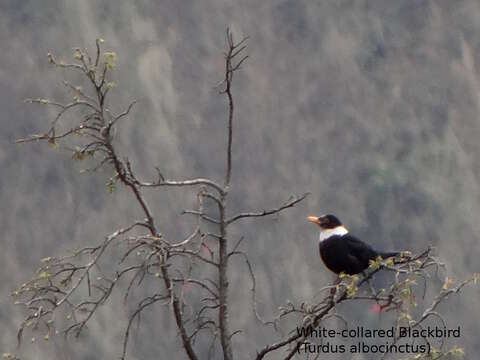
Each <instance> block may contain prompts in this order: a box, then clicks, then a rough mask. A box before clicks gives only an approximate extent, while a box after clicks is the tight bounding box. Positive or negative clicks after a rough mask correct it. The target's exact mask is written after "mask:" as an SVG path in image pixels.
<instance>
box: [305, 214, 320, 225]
mask: <svg viewBox="0 0 480 360" xmlns="http://www.w3.org/2000/svg"><path fill="white" fill-rule="evenodd" d="M307 220H308V221H311V222H313V223H315V224H317V225H320V219H319V218H318V216H309V217H307Z"/></svg>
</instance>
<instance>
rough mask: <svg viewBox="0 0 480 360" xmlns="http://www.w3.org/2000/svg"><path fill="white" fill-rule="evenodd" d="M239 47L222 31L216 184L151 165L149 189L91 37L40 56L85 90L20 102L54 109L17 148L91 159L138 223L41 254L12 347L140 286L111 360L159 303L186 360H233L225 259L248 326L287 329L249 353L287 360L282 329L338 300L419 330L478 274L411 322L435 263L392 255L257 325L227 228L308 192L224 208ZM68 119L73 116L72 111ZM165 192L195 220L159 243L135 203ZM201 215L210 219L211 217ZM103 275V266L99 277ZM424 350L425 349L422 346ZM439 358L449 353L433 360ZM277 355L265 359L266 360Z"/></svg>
mask: <svg viewBox="0 0 480 360" xmlns="http://www.w3.org/2000/svg"><path fill="white" fill-rule="evenodd" d="M246 40H247V39H246V38H245V39H242V40H241V41H239V42H236V41H235V40H234V37H233V35H232V33H231V32H230V31H227V34H226V43H227V46H226V52H225V54H224V55H225V71H224V74H223V75H224V78H223V81H222V83H221V84H220V85H219V86H220V87H221V88H222V89H221V91H220V93H221V94H223V95H225V97H226V100H227V119H226V125H227V126H226V151H225V158H226V159H225V174H224V177H223V179H221V180H218V179H209V178H203V177H198V178H194V179H175V180H172V179H167V178H166V177H165V176H164V174H163V173H162V171H161V170H160V169H159V168H156V170H157V177H156V178H155V179H154V180H150V181H148V180H143V179H140V178H139V176H138V175H137V173H136V172H135V170H134V166H133V165H132V163H131V162H130V161H129V159H128V157H124V156H121V155H120V154H119V151H118V149H117V144H116V141H115V138H114V133H115V129H116V128H117V127H118V126H121V122H122V120H125V119H127V118H129V117H131V116H132V115H131V112H132V108H133V107H134V105H135V101H134V102H132V103H131V104H130V105H128V106H127V107H126V109H125V111H123V112H121V113H119V114H115V113H114V112H113V111H111V110H110V109H109V107H108V105H107V101H106V99H107V97H108V94H109V92H110V90H111V89H112V87H113V83H112V82H111V72H112V71H113V69H114V67H115V60H116V55H115V53H113V52H109V51H104V50H103V48H102V43H103V40H101V39H98V40H97V41H96V51H95V53H94V56H90V54H89V53H88V52H87V51H86V50H83V49H79V48H77V49H75V50H74V54H73V57H74V60H73V62H70V63H64V62H62V61H58V60H57V59H56V58H55V57H54V56H53V55H52V54H49V55H48V58H49V61H50V62H51V63H52V64H53V65H55V66H56V67H58V68H63V69H67V70H72V71H76V72H79V73H80V74H81V76H82V77H84V78H85V79H87V82H88V83H89V84H90V88H89V89H86V90H84V89H83V88H82V87H79V86H77V85H74V84H71V83H70V82H67V81H65V86H66V87H67V89H68V90H69V91H70V92H72V93H73V95H74V98H73V101H72V102H69V103H61V102H56V101H51V100H48V99H33V100H30V102H32V103H38V104H42V105H48V106H53V107H55V108H57V109H58V113H57V115H56V116H55V118H54V119H53V121H52V123H51V124H50V127H49V129H48V131H47V132H45V133H43V134H37V135H32V136H30V137H28V138H25V139H21V140H19V141H18V142H30V141H39V140H43V141H47V142H48V143H50V144H52V145H53V146H63V147H64V148H66V149H68V150H70V151H71V152H72V157H73V158H74V159H75V160H84V159H91V161H94V162H95V165H94V166H93V167H91V168H90V170H91V171H96V170H98V169H100V168H110V169H112V170H113V176H112V177H111V179H110V181H109V189H110V190H111V191H114V190H115V189H116V187H117V184H119V185H122V188H124V189H127V190H128V191H130V192H131V193H132V194H133V195H134V198H135V200H136V204H137V206H138V208H139V211H140V212H141V215H140V219H138V220H134V221H132V223H131V224H128V225H126V226H125V227H123V228H121V229H116V230H115V231H113V232H112V233H111V234H110V235H107V236H105V238H104V239H103V240H102V241H101V242H100V243H98V244H96V245H91V246H90V245H87V246H85V247H83V248H81V249H80V250H77V251H74V252H72V253H71V254H69V255H66V256H59V257H53V256H52V257H48V258H45V259H43V260H42V265H41V267H40V269H39V270H38V272H37V275H36V276H35V277H34V278H33V279H31V280H30V281H28V282H27V283H25V284H23V285H21V286H20V287H19V288H18V289H17V290H16V291H15V292H14V294H13V295H14V296H15V297H16V298H17V303H18V304H21V305H22V306H24V307H25V309H26V311H27V315H26V317H25V320H24V321H23V323H22V324H21V326H20V329H19V331H18V340H19V343H20V340H21V338H22V335H23V333H24V332H25V330H27V329H31V330H35V331H41V332H43V333H44V336H45V339H48V338H49V337H51V336H55V335H57V334H60V333H62V334H64V335H66V336H68V335H74V336H77V337H78V336H79V335H80V334H81V333H82V331H83V330H84V329H85V327H86V326H87V324H88V322H89V321H90V319H91V318H92V317H93V316H94V315H95V313H96V311H97V309H98V308H99V307H100V306H101V305H103V304H104V303H105V302H106V301H107V300H108V299H109V298H110V297H111V296H112V293H113V290H114V289H116V288H117V287H121V286H122V284H123V285H125V286H124V287H123V288H122V293H123V297H124V299H125V301H127V300H129V299H130V298H131V296H130V294H131V293H132V291H134V290H135V289H139V288H141V286H140V285H141V284H143V283H144V281H145V279H147V278H148V279H153V280H155V281H158V292H156V293H154V294H152V295H149V296H143V297H142V298H141V299H140V301H138V303H136V305H135V307H134V309H133V311H132V312H131V314H130V316H129V320H128V323H127V324H126V328H125V335H124V341H123V347H122V349H121V354H122V355H121V357H122V359H125V358H126V354H127V345H128V340H129V336H130V333H131V330H132V324H133V322H134V320H135V319H138V318H139V316H140V314H141V313H142V312H143V311H144V310H146V309H147V308H149V307H151V306H153V305H155V304H163V305H167V306H171V309H172V315H173V318H174V320H175V323H176V326H177V328H178V333H179V335H180V338H181V341H182V345H183V348H184V350H185V353H186V355H187V356H188V358H189V359H192V360H193V359H199V355H198V349H197V347H198V346H199V345H198V343H196V340H197V339H198V338H200V337H201V338H202V339H204V340H205V341H209V342H210V344H211V345H210V350H211V351H212V352H214V351H215V346H216V344H219V346H220V348H221V353H222V354H223V358H224V359H226V360H231V359H233V358H234V353H233V348H232V337H233V336H234V335H235V334H236V333H238V332H239V330H232V328H231V326H230V322H229V304H230V302H229V298H228V294H229V279H228V269H229V266H230V259H231V258H232V257H233V256H241V257H243V259H244V260H245V263H246V265H247V267H248V270H249V274H250V277H251V281H252V299H253V305H252V308H253V310H254V313H255V315H256V316H257V319H259V320H260V321H261V322H263V324H265V325H272V328H273V329H277V330H278V328H279V326H280V324H281V323H282V322H283V326H284V327H286V328H287V329H290V330H291V331H290V332H289V333H288V335H287V336H283V337H282V336H280V339H279V340H278V341H277V342H274V343H271V344H268V345H264V346H263V348H260V349H259V350H258V352H257V354H256V359H257V360H260V359H264V358H265V357H266V356H267V355H269V354H271V353H274V352H277V351H279V350H283V351H286V352H284V353H282V354H283V355H281V356H282V357H283V358H285V359H290V358H292V357H294V356H295V354H298V353H299V352H300V351H301V349H302V346H304V345H305V339H306V335H305V334H304V333H302V332H298V331H296V330H295V329H292V324H295V325H296V328H297V327H298V326H303V327H306V326H310V327H311V326H313V327H315V326H318V325H319V324H321V323H322V321H324V320H326V319H327V318H329V317H332V316H336V317H339V318H341V315H340V314H339V313H337V307H336V306H337V305H338V304H340V303H343V302H347V301H354V300H370V301H373V302H376V303H377V304H378V306H379V307H380V309H381V310H382V311H396V312H397V313H398V317H397V322H400V321H407V322H408V323H409V324H410V326H413V327H421V326H422V324H423V323H424V322H425V321H426V320H427V319H428V318H430V317H436V318H438V319H440V320H441V321H444V320H443V318H442V316H441V315H440V314H439V313H437V312H436V308H437V306H438V305H439V304H440V303H441V302H443V301H444V300H445V299H446V298H447V297H448V295H450V294H452V293H458V292H459V291H460V290H461V289H462V288H463V287H464V286H465V285H466V284H467V283H469V282H474V281H477V279H478V277H476V276H474V277H472V278H471V279H467V280H465V281H464V282H460V283H457V284H453V283H452V282H451V281H450V280H449V279H448V278H447V279H446V280H445V281H444V282H443V285H441V289H440V291H439V292H438V294H437V295H436V297H434V300H433V302H432V303H431V304H430V305H429V306H427V307H425V310H424V311H423V312H422V313H420V314H419V315H418V316H417V317H416V318H415V317H414V316H413V315H411V313H412V312H411V311H410V309H411V307H412V301H414V300H413V299H414V297H415V289H414V288H415V286H416V284H417V281H418V279H421V280H423V282H424V284H425V287H426V283H427V281H428V279H429V278H430V277H431V276H432V274H431V271H430V270H432V269H433V270H435V271H438V268H439V267H441V266H442V264H441V262H440V261H439V260H438V259H436V258H435V257H433V256H432V253H431V251H430V249H429V250H427V251H425V252H424V253H421V254H418V255H411V254H404V256H403V257H402V258H400V259H398V260H397V261H396V262H395V263H393V262H391V261H383V260H382V259H379V260H378V261H375V262H372V264H371V269H370V271H369V273H368V274H367V275H365V276H364V277H362V278H361V279H360V278H359V277H358V276H353V277H352V276H343V275H342V276H341V277H340V279H339V280H341V281H340V282H338V283H335V284H333V285H330V286H327V287H325V288H323V289H322V290H321V292H322V293H323V292H324V291H326V292H330V294H326V296H325V297H324V298H323V299H321V300H320V301H317V302H312V303H311V304H308V303H307V302H306V301H301V302H300V303H301V305H294V304H293V303H288V304H286V306H284V307H282V308H281V309H280V313H279V314H278V316H277V317H276V318H274V319H272V320H270V321H265V320H263V319H262V318H261V316H260V315H259V314H258V312H257V308H256V302H255V301H256V300H255V296H256V295H255V292H256V290H255V289H256V279H255V275H254V272H253V268H252V265H251V263H250V260H249V258H248V256H247V254H246V253H245V252H243V251H241V250H240V246H241V242H242V239H240V240H236V241H235V242H233V239H232V238H231V237H230V236H229V227H230V226H231V225H232V224H234V223H236V222H238V221H240V220H242V219H245V218H252V217H264V216H269V215H273V214H278V213H280V212H282V211H284V210H286V209H288V208H291V207H293V206H295V205H296V204H298V203H299V202H301V201H302V200H304V199H305V198H306V197H307V195H308V194H303V195H301V196H294V197H290V198H289V199H287V200H286V201H285V202H284V203H283V204H280V205H278V206H277V207H274V208H271V209H267V210H264V209H262V210H259V211H246V212H240V213H233V214H231V213H230V211H229V206H228V199H229V195H230V190H231V184H232V177H233V175H234V172H233V166H232V152H233V149H232V139H233V125H234V98H233V91H232V90H233V89H232V84H233V79H234V75H235V74H236V73H237V71H238V70H239V69H240V68H241V66H242V64H244V62H245V60H246V59H247V58H248V56H246V55H244V51H245V49H246ZM77 110H79V112H75V111H77ZM67 113H68V114H69V113H74V114H75V119H76V120H75V122H74V124H73V125H67V124H66V123H65V124H64V123H62V120H63V119H64V117H65V115H66V114H67ZM79 114H80V115H79ZM169 187H186V188H192V189H195V194H196V203H197V206H196V208H195V209H189V210H185V211H184V212H183V213H184V214H185V215H187V216H194V217H195V218H196V219H197V221H196V226H195V227H194V229H193V230H192V232H191V233H190V235H188V236H187V237H185V238H184V239H177V240H172V239H166V238H165V237H164V236H163V235H162V233H161V231H160V229H159V228H158V226H157V225H156V221H155V216H154V214H153V213H152V211H151V210H150V207H149V204H148V201H147V199H146V197H145V196H144V195H143V193H144V190H145V189H147V188H158V189H159V190H161V189H164V188H169ZM207 208H208V209H212V208H213V209H214V210H215V211H213V215H212V211H207V210H206V209H207ZM212 229H214V230H212ZM116 245H119V246H120V248H122V249H123V250H122V253H121V254H120V255H119V256H118V255H117V256H118V258H117V259H116V260H117V261H112V259H111V258H109V256H108V255H107V254H114V253H115V251H114V250H113V248H115V249H117V248H118V246H116ZM112 263H113V264H115V265H112ZM109 265H110V267H109ZM193 265H195V266H193ZM106 268H107V269H109V271H108V272H107V271H106V270H105V269H106ZM381 269H386V270H389V271H391V272H393V273H394V274H395V277H394V281H393V282H392V284H391V285H390V287H389V288H387V289H383V291H381V292H377V291H375V290H374V289H373V288H372V287H371V286H370V289H369V291H367V292H365V291H363V292H361V291H359V290H358V288H359V287H360V286H361V285H363V284H368V283H369V280H370V279H371V278H372V276H374V274H376V273H377V272H378V271H379V270H381ZM125 282H126V283H125ZM186 285H188V286H190V287H193V288H194V289H195V291H191V292H190V294H192V295H190V296H191V297H192V299H191V300H192V301H188V302H187V301H186V300H185V298H186V296H187V295H186V294H185V292H184V289H185V286H186ZM85 288H86V291H85V290H84V289H85ZM187 309H188V311H187ZM292 316H293V317H296V318H292ZM279 334H280V333H279ZM396 340H397V339H396ZM425 341H427V342H428V339H425ZM259 346H260V345H259ZM436 351H437V350H436ZM438 351H440V350H438ZM448 351H452V350H451V349H450V350H446V352H444V353H448ZM12 356H13V355H12ZM278 356H279V355H278V354H277V355H276V358H278Z"/></svg>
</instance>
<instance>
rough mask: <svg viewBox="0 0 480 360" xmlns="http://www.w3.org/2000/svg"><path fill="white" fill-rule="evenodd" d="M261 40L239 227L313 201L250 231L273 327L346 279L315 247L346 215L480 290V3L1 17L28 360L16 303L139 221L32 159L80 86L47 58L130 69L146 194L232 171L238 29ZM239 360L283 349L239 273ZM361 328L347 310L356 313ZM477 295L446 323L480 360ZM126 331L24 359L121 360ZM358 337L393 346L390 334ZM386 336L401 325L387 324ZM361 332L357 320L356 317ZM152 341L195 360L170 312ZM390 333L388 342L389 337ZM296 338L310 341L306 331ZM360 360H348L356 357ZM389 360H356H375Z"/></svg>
mask: <svg viewBox="0 0 480 360" xmlns="http://www.w3.org/2000/svg"><path fill="white" fill-rule="evenodd" d="M227 26H230V27H231V29H232V30H233V32H234V34H235V35H236V37H237V39H240V38H241V37H243V36H249V37H250V40H249V42H248V45H249V47H248V50H247V51H248V54H249V55H250V58H249V60H248V61H247V62H246V63H245V66H244V68H243V70H242V71H241V72H240V73H238V75H237V77H236V79H235V81H234V96H235V99H236V116H235V128H234V143H233V146H234V158H233V161H234V169H233V187H232V194H234V195H233V198H232V200H231V201H232V204H231V209H232V210H244V209H256V208H259V209H262V208H268V207H275V206H276V205H279V204H280V203H282V202H283V201H284V200H285V199H287V198H288V197H289V196H290V195H291V194H294V193H295V194H302V193H303V192H306V191H310V192H311V193H312V195H311V196H310V197H309V198H308V199H307V200H306V201H304V202H303V203H301V204H299V205H298V206H297V207H295V208H293V209H290V210H288V211H286V212H284V213H282V214H281V215H280V216H278V217H274V218H262V219H258V220H252V221H250V220H248V221H245V222H244V223H242V224H239V225H237V226H236V227H235V229H234V237H235V238H238V237H240V236H241V235H243V236H245V241H244V247H245V250H247V251H248V253H249V254H250V256H251V260H252V263H253V266H254V268H255V271H256V274H257V281H258V284H257V287H258V290H257V291H258V293H257V296H258V300H259V311H260V312H261V313H262V314H264V315H265V316H266V317H269V316H272V314H274V312H275V311H276V309H277V307H278V306H280V305H283V304H285V302H286V301H287V299H290V300H292V301H296V302H301V301H302V300H303V299H310V298H311V297H312V296H313V295H314V294H315V293H316V291H317V290H318V289H319V288H320V287H322V286H324V285H326V284H327V283H328V282H329V281H331V279H332V275H331V274H330V273H328V271H327V270H326V269H325V267H324V266H323V265H322V264H321V263H320V260H319V258H318V250H317V236H318V234H317V229H315V228H314V227H313V226H312V225H311V224H308V223H307V221H306V216H307V215H311V214H319V213H325V212H332V213H335V214H337V215H338V216H339V217H340V218H341V219H342V220H343V221H344V223H345V224H346V226H347V227H349V228H350V229H351V230H353V231H354V232H355V233H356V234H357V235H358V236H359V237H361V238H362V239H365V240H367V241H368V242H370V243H372V244H375V246H376V247H377V248H380V249H385V250H390V249H398V250H403V249H410V250H412V251H419V250H422V249H424V248H426V247H427V246H428V245H429V244H432V245H434V246H436V247H437V248H438V254H439V256H440V257H441V258H442V259H444V260H445V262H446V264H447V267H448V271H449V274H450V276H452V277H454V278H462V277H464V276H466V275H467V274H469V273H472V272H478V271H479V270H480V266H479V261H478V258H479V257H480V246H479V244H478V242H479V240H480V221H479V214H480V187H479V177H480V141H479V138H480V119H479V118H478V114H479V113H480V73H479V71H478V69H479V66H480V62H479V61H480V2H478V1H477V0H460V1H448V0H441V1H427V0H404V1H393V0H392V1H385V0H370V1H367V0H364V1H342V0H340V1H337V0H327V1H321V2H320V1H318V2H311V1H303V0H295V1H294V0H265V1H261V2H259V1H256V0H255V1H254V0H245V1H233V0H229V1H223V0H205V1H201V2H199V1H191V0H189V1H176V0H170V1H167V0H161V1H155V0H139V1H123V0H121V1H96V0H85V1H69V0H44V1H33V0H24V1H16V0H3V1H1V2H0V34H1V35H0V38H1V44H2V51H1V53H0V91H1V94H0V107H1V109H2V111H1V115H0V122H1V131H0V163H1V172H0V202H1V204H2V206H1V207H0V224H1V229H2V236H1V238H0V241H1V248H2V251H1V252H0V264H1V265H0V294H1V298H0V303H1V306H0V347H1V349H0V350H1V351H2V352H5V351H14V350H15V346H16V330H17V328H18V325H19V324H20V321H21V319H22V314H23V312H22V309H20V308H18V307H15V306H14V305H13V301H12V299H11V298H10V297H9V293H10V292H11V291H12V290H13V289H14V288H15V286H16V285H19V284H21V283H23V282H25V281H26V280H28V279H29V278H30V277H31V276H32V274H33V273H34V271H35V270H36V268H37V266H38V264H39V260H40V259H41V258H43V257H46V256H50V255H59V254H62V253H64V252H66V251H67V250H69V249H72V248H78V247H80V246H81V245H88V244H96V243H97V242H98V241H100V240H101V239H102V237H103V236H104V235H105V234H108V233H110V232H112V231H113V230H115V229H117V228H118V227H121V226H122V225H125V224H128V223H130V222H131V220H132V219H136V218H137V217H138V216H139V214H140V213H139V209H138V208H136V207H132V206H131V203H132V201H131V200H132V199H131V198H130V195H129V194H126V193H125V192H124V191H122V189H121V187H119V189H118V191H116V192H115V193H113V194H109V193H108V191H107V188H106V185H105V183H106V182H107V180H108V178H109V177H110V176H111V173H109V172H108V171H102V172H99V173H97V174H94V175H89V174H83V173H80V171H81V169H82V168H83V164H81V163H78V162H73V161H72V160H71V158H70V157H69V155H68V154H67V153H66V152H63V151H61V150H57V151H56V150H54V149H52V148H50V147H48V146H45V144H43V145H41V144H22V145H17V144H14V140H15V139H18V138H22V137H25V136H27V135H29V134H31V133H35V132H40V131H43V130H45V129H46V128H47V126H48V120H49V119H50V117H51V115H52V113H49V112H48V111H46V110H45V108H43V107H39V106H35V105H27V104H24V103H23V100H24V99H26V98H32V97H33V98H36V97H47V98H55V97H56V98H60V99H61V98H62V96H64V95H63V94H64V87H63V85H62V72H61V71H56V70H54V69H53V68H52V66H51V65H50V64H48V61H47V57H46V54H47V53H48V52H52V53H53V54H55V55H56V56H57V58H62V59H68V58H71V54H72V51H71V49H72V48H73V47H77V46H78V47H82V48H83V47H87V48H89V49H91V50H93V46H94V42H95V38H97V37H102V38H104V39H105V41H106V42H105V48H106V49H108V50H113V51H115V52H116V53H117V54H118V65H117V68H116V71H115V79H114V80H115V82H116V83H117V87H116V88H115V89H114V91H113V92H112V96H111V104H112V105H113V106H112V107H113V108H114V109H116V110H121V109H124V107H125V106H127V105H128V103H129V102H130V101H131V100H133V99H137V100H138V101H139V104H138V105H137V106H136V107H135V109H134V111H133V116H132V117H131V119H130V120H129V121H126V122H124V123H123V124H122V127H121V128H120V131H119V133H118V134H117V141H118V143H119V146H120V148H121V151H122V153H123V154H125V155H127V154H128V156H129V158H130V160H131V161H132V163H133V164H134V166H135V168H136V169H137V170H138V171H139V172H140V173H141V174H142V175H143V176H145V177H146V178H147V177H152V178H153V176H154V175H155V171H154V168H153V167H154V166H159V167H160V168H161V169H162V171H163V173H164V174H165V175H166V177H168V178H190V177H194V176H210V177H213V178H217V179H220V177H221V176H222V175H223V171H224V170H223V169H224V151H225V131H226V129H225V121H226V120H225V119H226V103H225V99H224V98H223V97H222V96H219V95H218V93H217V91H216V90H215V89H214V86H215V85H216V84H217V83H218V81H219V80H221V79H222V73H223V66H224V64H223V55H222V52H223V49H224V45H225V31H226V27H227ZM193 195H194V193H190V192H186V191H184V190H174V189H169V190H167V191H165V190H163V191H150V192H148V197H149V199H150V204H151V206H152V210H153V212H154V214H155V215H156V217H157V219H158V220H157V224H158V226H159V227H160V229H161V230H162V232H163V233H164V234H166V235H167V236H168V237H170V238H180V237H181V236H183V235H185V234H187V233H188V231H189V229H190V228H191V223H189V222H187V221H186V219H185V217H182V216H180V213H181V210H182V209H185V208H190V207H191V206H192V204H194V201H195V198H194V196H193ZM231 276H232V286H231V295H230V299H231V303H232V306H231V311H232V314H231V317H232V323H233V324H232V328H243V329H245V332H244V333H242V334H240V335H237V336H236V337H235V338H234V339H235V341H234V346H235V348H236V349H237V350H239V349H242V352H241V353H239V357H238V358H239V359H248V358H251V357H252V356H253V354H255V351H256V350H257V349H259V348H260V347H262V346H263V345H264V344H266V343H267V342H269V341H271V340H273V339H275V338H276V337H275V334H273V333H272V331H271V329H268V328H264V327H262V326H261V325H259V324H258V323H257V322H256V321H255V318H254V316H253V314H252V311H251V303H250V294H249V289H250V283H249V277H248V272H247V269H246V268H245V267H244V264H243V263H242V261H241V260H237V261H234V263H233V265H232V267H231ZM342 309H343V311H344V313H347V314H348V313H349V311H350V310H349V309H348V307H345V305H344V307H343V308H342ZM479 310H480V298H479V297H478V289H471V288H470V289H466V291H465V293H464V295H463V296H462V297H461V298H458V299H451V300H450V301H449V302H448V304H447V305H446V306H443V307H442V308H441V309H440V311H441V312H444V313H445V314H446V315H447V319H449V320H450V321H451V325H452V326H457V325H461V327H462V331H463V332H462V338H461V339H460V340H459V342H458V343H459V345H464V346H465V351H466V353H467V355H468V358H474V357H475V354H478V353H479V352H480V344H479V343H478V341H476V340H477V339H478V334H479V333H480V321H479V320H480V315H479ZM127 316H128V313H127V311H126V310H125V308H124V306H123V303H122V299H121V298H119V299H117V300H114V301H111V302H109V303H108V304H106V305H105V306H104V307H103V308H102V310H101V312H100V313H99V314H98V316H97V317H96V318H95V319H94V320H93V321H92V323H91V325H90V328H89V332H88V334H85V335H83V336H82V337H81V338H80V339H79V340H78V341H70V342H69V343H65V342H64V341H63V340H61V339H58V340H54V341H50V342H48V343H45V342H44V341H42V340H41V339H39V340H37V343H35V344H31V343H30V341H29V338H28V339H26V340H27V341H25V343H24V345H23V347H22V349H21V350H20V352H19V353H20V354H21V355H22V358H25V359H113V358H116V357H117V356H118V355H119V353H120V347H119V346H120V342H121V339H122V338H121V337H122V335H123V331H124V327H125V325H126V322H125V321H126V319H127ZM355 316H356V317H357V318H359V320H358V322H359V324H370V325H371V326H374V325H375V324H377V325H375V326H380V325H378V324H382V326H387V325H388V322H387V323H384V322H383V320H382V318H381V316H379V315H378V314H369V313H368V314H364V316H359V315H355ZM382 316H383V315H382ZM351 318H353V316H352V317H351ZM142 324H143V327H142V328H141V329H140V330H138V331H137V330H136V329H135V331H134V333H135V334H134V335H133V336H132V338H131V342H130V351H129V354H130V356H131V358H132V359H152V358H158V356H159V353H169V354H171V358H175V359H183V358H185V355H184V352H183V349H182V348H181V344H180V341H179V338H178V336H176V330H175V327H174V324H173V322H172V321H171V313H170V312H169V311H168V309H165V308H161V307H159V308H155V309H153V310H152V311H151V312H149V315H148V319H147V317H144V319H143V323H142ZM372 324H374V325H372ZM292 325H293V324H292ZM346 358H349V357H348V356H347V357H346ZM362 358H365V359H369V358H375V357H369V356H368V355H365V356H364V357H361V356H359V357H357V359H362Z"/></svg>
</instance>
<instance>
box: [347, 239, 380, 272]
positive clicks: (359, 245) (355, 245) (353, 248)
mask: <svg viewBox="0 0 480 360" xmlns="http://www.w3.org/2000/svg"><path fill="white" fill-rule="evenodd" d="M343 240H344V241H345V246H346V247H347V249H348V250H347V253H348V254H349V256H350V257H353V258H355V262H356V263H357V264H358V267H359V268H362V270H364V269H366V268H367V267H368V265H369V261H370V260H373V259H375V258H376V257H377V255H378V254H377V252H376V251H375V250H373V248H372V247H371V246H370V245H368V244H366V243H364V242H363V241H361V240H359V239H357V238H356V237H355V236H352V235H350V234H346V235H344V236H343ZM352 260H353V259H352ZM362 270H360V271H362Z"/></svg>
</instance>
